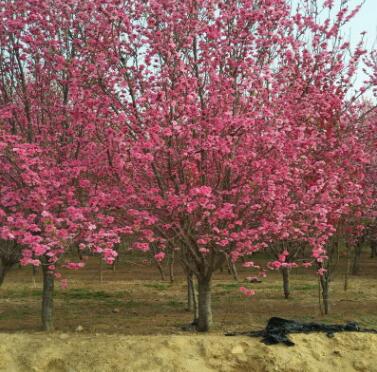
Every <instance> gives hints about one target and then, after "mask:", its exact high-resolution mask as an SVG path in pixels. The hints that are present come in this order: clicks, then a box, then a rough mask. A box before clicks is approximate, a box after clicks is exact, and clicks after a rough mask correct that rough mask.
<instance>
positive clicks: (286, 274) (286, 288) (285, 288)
mask: <svg viewBox="0 0 377 372" xmlns="http://www.w3.org/2000/svg"><path fill="white" fill-rule="evenodd" d="M281 274H282V277H283V293H284V298H286V299H288V298H289V294H290V291H289V270H288V268H286V267H283V268H282V269H281Z"/></svg>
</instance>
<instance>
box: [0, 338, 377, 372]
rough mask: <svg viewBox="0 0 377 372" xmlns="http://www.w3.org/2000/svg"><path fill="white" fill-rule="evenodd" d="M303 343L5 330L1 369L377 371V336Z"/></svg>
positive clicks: (50, 371)
mask: <svg viewBox="0 0 377 372" xmlns="http://www.w3.org/2000/svg"><path fill="white" fill-rule="evenodd" d="M292 339H293V340H294V341H295V342H297V345H296V346H294V347H291V348H288V347H286V346H283V345H275V346H266V345H263V344H262V343H260V342H259V340H257V339H251V338H247V337H224V336H216V335H208V336H202V335H200V336H197V335H195V336H189V335H187V336H115V335H93V336H92V335H82V334H58V333H55V334H50V335H43V334H20V333H19V334H0V371H9V372H18V371H27V372H40V371H48V372H74V371H79V372H86V371H93V372H97V371H98V372H107V371H111V372H116V371H131V372H138V371H142V372H149V371H153V372H158V371H164V372H180V371H182V372H184V371H190V372H191V371H193V372H207V371H224V372H228V371H237V372H239V371H253V372H254V371H256V372H258V371H264V372H270V371H278V372H281V371H289V372H294V371H300V372H304V371H321V372H325V371H342V372H346V371H365V372H373V371H377V335H370V334H359V333H348V334H337V335H336V336H335V337H334V338H328V337H326V336H325V335H323V334H310V335H295V336H292Z"/></svg>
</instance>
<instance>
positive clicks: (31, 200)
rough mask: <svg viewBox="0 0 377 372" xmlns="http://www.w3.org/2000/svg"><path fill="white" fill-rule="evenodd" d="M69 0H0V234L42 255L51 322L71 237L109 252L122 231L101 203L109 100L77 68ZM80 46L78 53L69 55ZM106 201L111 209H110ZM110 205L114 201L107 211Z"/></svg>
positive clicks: (35, 261) (34, 260) (26, 256)
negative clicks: (66, 0) (60, 270)
mask: <svg viewBox="0 0 377 372" xmlns="http://www.w3.org/2000/svg"><path fill="white" fill-rule="evenodd" d="M65 6H66V4H65V3H64V4H63V2H60V3H59V2H56V3H55V4H54V3H51V2H49V1H37V2H35V1H25V2H22V3H19V2H17V1H5V2H2V4H1V7H0V14H1V19H2V23H1V25H0V51H1V53H0V92H1V96H0V103H1V108H0V180H1V190H0V193H1V195H0V237H1V239H3V240H5V241H13V242H15V244H16V245H15V246H17V250H18V252H19V248H18V247H19V246H21V247H22V249H23V250H22V258H21V264H24V265H26V264H31V265H35V266H38V265H42V268H43V275H44V281H43V302H42V322H43V327H44V329H46V330H49V329H52V328H53V314H52V312H53V306H52V304H53V302H52V294H53V282H54V277H58V278H59V277H60V274H59V273H58V272H57V271H56V267H57V265H58V264H62V263H63V264H65V265H66V266H67V267H68V268H79V267H82V266H83V265H84V263H83V262H80V263H70V262H65V261H64V253H65V252H66V250H67V249H68V248H69V246H70V245H72V244H73V243H75V244H80V246H81V248H82V249H84V248H85V247H88V248H89V249H91V250H92V251H95V252H99V253H102V254H103V255H104V258H105V259H106V260H107V261H108V262H112V261H113V259H114V257H115V255H116V253H115V252H114V251H113V250H112V246H113V244H114V243H116V242H118V241H119V237H118V232H117V231H116V230H115V229H114V228H113V226H112V217H111V216H110V215H109V214H106V213H104V212H103V211H104V210H105V209H106V207H107V205H108V202H109V200H110V192H111V189H109V190H108V189H106V188H103V187H102V185H104V182H103V180H106V182H107V181H111V178H112V172H111V162H110V160H109V158H108V153H107V151H106V150H107V149H106V146H104V145H103V142H102V141H103V138H102V137H101V135H103V130H105V124H106V105H104V102H105V101H104V100H103V99H101V98H100V97H97V95H96V92H95V90H90V89H89V88H90V80H89V78H88V77H87V76H86V75H85V74H84V73H82V70H83V69H84V68H85V63H86V58H89V56H88V55H87V54H85V55H84V56H80V54H79V53H78V51H77V48H76V45H75V43H74V42H73V39H74V36H73V35H72V34H71V32H73V33H75V32H78V31H77V30H76V29H74V28H73V27H71V24H70V22H71V23H72V22H73V20H72V18H71V14H70V13H64V14H63V12H65V11H66V10H67V9H66V7H65ZM75 56H77V59H75V58H74V57H75ZM109 211H110V209H109ZM110 212H111V211H110Z"/></svg>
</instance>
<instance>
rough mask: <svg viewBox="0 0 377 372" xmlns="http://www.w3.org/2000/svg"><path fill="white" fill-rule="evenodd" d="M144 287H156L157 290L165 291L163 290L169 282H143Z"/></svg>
mask: <svg viewBox="0 0 377 372" xmlns="http://www.w3.org/2000/svg"><path fill="white" fill-rule="evenodd" d="M144 287H146V288H153V289H158V290H159V291H165V290H167V289H169V287H170V284H166V283H150V284H144Z"/></svg>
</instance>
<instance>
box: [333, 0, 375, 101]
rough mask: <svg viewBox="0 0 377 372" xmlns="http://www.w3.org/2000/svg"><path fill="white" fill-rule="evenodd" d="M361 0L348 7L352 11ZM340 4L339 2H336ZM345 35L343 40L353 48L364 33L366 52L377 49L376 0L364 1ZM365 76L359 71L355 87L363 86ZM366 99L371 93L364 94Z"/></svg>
mask: <svg viewBox="0 0 377 372" xmlns="http://www.w3.org/2000/svg"><path fill="white" fill-rule="evenodd" d="M361 1H362V0H351V1H350V5H351V7H352V9H353V8H354V7H355V6H357V5H359V4H360V3H361ZM337 2H340V0H337ZM345 31H346V32H347V33H345V34H344V36H345V38H347V37H348V38H349V39H350V41H351V45H353V46H355V45H356V44H357V43H358V41H360V33H361V32H363V31H366V32H367V34H366V35H365V39H364V40H365V46H366V48H367V49H368V50H371V49H372V48H373V49H376V48H377V0H365V3H364V5H363V6H362V8H361V9H360V11H359V13H357V14H356V16H355V17H354V18H353V19H352V20H351V21H350V23H349V25H348V26H347V27H346V28H345ZM364 80H365V75H364V73H363V72H362V71H361V67H360V70H359V72H358V74H357V77H356V86H361V85H363V81H364ZM366 96H367V97H370V98H372V94H371V93H369V92H368V93H367V94H366Z"/></svg>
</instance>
